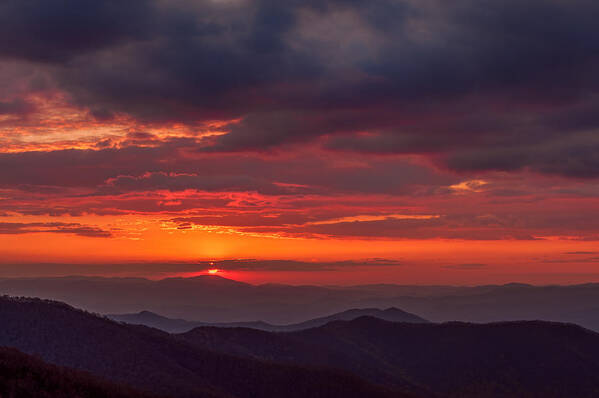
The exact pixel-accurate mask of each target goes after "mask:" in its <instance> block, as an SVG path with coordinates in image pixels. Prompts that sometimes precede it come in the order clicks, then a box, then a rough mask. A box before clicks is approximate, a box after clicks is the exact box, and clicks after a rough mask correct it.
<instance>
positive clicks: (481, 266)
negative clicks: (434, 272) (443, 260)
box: [443, 263, 487, 270]
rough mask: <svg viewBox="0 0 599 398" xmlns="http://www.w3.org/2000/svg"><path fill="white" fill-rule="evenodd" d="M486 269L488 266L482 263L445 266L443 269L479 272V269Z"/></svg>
mask: <svg viewBox="0 0 599 398" xmlns="http://www.w3.org/2000/svg"><path fill="white" fill-rule="evenodd" d="M486 267H487V264H481V263H463V264H448V265H444V266H443V268H448V269H457V270H478V269H484V268H486Z"/></svg>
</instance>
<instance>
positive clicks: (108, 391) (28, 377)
mask: <svg viewBox="0 0 599 398" xmlns="http://www.w3.org/2000/svg"><path fill="white" fill-rule="evenodd" d="M0 397H7V398H12V397H14V398H74V397H77V398H104V397H111V398H157V396H156V395H150V394H146V393H142V392H138V391H134V390H133V389H132V388H130V387H126V386H123V385H117V384H114V383H108V382H106V381H104V380H99V379H98V378H95V377H93V376H92V375H90V374H88V373H84V372H80V371H76V370H73V369H67V368H64V367H60V366H56V365H50V364H48V363H45V362H44V361H42V360H40V359H38V358H35V357H32V356H30V355H26V354H23V353H22V352H19V351H18V350H15V349H12V348H3V347H0Z"/></svg>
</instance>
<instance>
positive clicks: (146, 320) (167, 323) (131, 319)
mask: <svg viewBox="0 0 599 398" xmlns="http://www.w3.org/2000/svg"><path fill="white" fill-rule="evenodd" d="M361 316H371V317H373V318H378V319H383V320H386V321H390V322H413V323H425V322H428V321H427V320H426V319H423V318H421V317H419V316H418V315H414V314H410V313H409V312H405V311H402V310H400V309H398V308H394V307H391V308H387V309H385V310H380V309H378V308H359V309H350V310H347V311H343V312H339V313H336V314H332V315H329V316H324V317H321V318H315V319H310V320H308V321H304V322H300V323H295V324H289V325H273V324H270V323H267V322H264V321H254V322H222V323H207V322H192V321H187V320H185V319H172V318H167V317H164V316H161V315H158V314H155V313H153V312H150V311H140V312H138V313H135V314H109V315H107V317H108V318H110V319H113V320H115V321H119V322H125V323H130V324H133V325H145V326H150V327H153V328H156V329H161V330H164V331H166V332H169V333H183V332H187V331H189V330H191V329H194V328H196V327H201V326H213V327H221V328H232V327H233V328H234V327H243V328H251V329H258V330H264V331H270V332H292V331H297V330H304V329H310V328H315V327H319V326H323V325H326V324H327V323H329V322H332V321H351V320H353V319H356V318H359V317H361Z"/></svg>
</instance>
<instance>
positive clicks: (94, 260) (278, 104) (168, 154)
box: [0, 0, 599, 284]
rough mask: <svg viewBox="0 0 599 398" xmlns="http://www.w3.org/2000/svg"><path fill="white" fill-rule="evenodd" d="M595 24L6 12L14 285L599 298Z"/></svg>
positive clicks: (1, 22) (429, 1) (127, 5)
mask: <svg viewBox="0 0 599 398" xmlns="http://www.w3.org/2000/svg"><path fill="white" fill-rule="evenodd" d="M598 19H599V3H597V2H596V1H592V0H568V1H565V0H528V1H521V0H456V1H452V2H448V1H442V0H418V1H416V0H370V1H356V0H320V1H312V0H302V1H300V0H287V1H275V0H253V1H250V0H196V1H190V0H171V1H166V0H139V1H135V2H122V1H116V0H102V1H97V0H56V1H47V0H27V1H22V0H6V1H2V2H1V3H0V276H3V275H4V276H7V275H8V276H19V275H34V274H36V275H37V274H44V275H45V274H48V275H62V274H78V273H82V274H105V275H137V276H148V277H160V276H164V275H167V276H168V275H195V274H198V273H203V272H206V270H207V269H209V268H213V266H211V265H210V262H216V264H217V266H218V269H220V271H219V272H220V274H222V275H229V276H231V277H235V278H239V279H242V280H248V281H256V282H285V283H318V282H321V283H328V284H331V283H333V284H335V283H336V284H350V283H360V282H369V283H378V282H393V283H414V284H427V283H437V284H443V283H451V284H475V283H499V282H509V281H514V280H515V281H526V282H530V283H582V282H585V281H599V271H598V270H597V268H598V267H599V217H598V216H597V215H598V214H599V200H598V199H599V74H597V73H596V71H597V70H599V69H598V67H599V25H598V24H597V20H598ZM90 267H91V268H90ZM102 267H104V268H102Z"/></svg>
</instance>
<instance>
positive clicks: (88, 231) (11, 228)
mask: <svg viewBox="0 0 599 398" xmlns="http://www.w3.org/2000/svg"><path fill="white" fill-rule="evenodd" d="M31 233H54V234H73V235H79V236H85V237H91V238H110V237H111V236H112V233H111V232H110V231H106V230H103V229H100V228H97V227H94V226H89V225H82V224H79V223H63V222H35V223H11V222H0V235H21V234H31Z"/></svg>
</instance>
